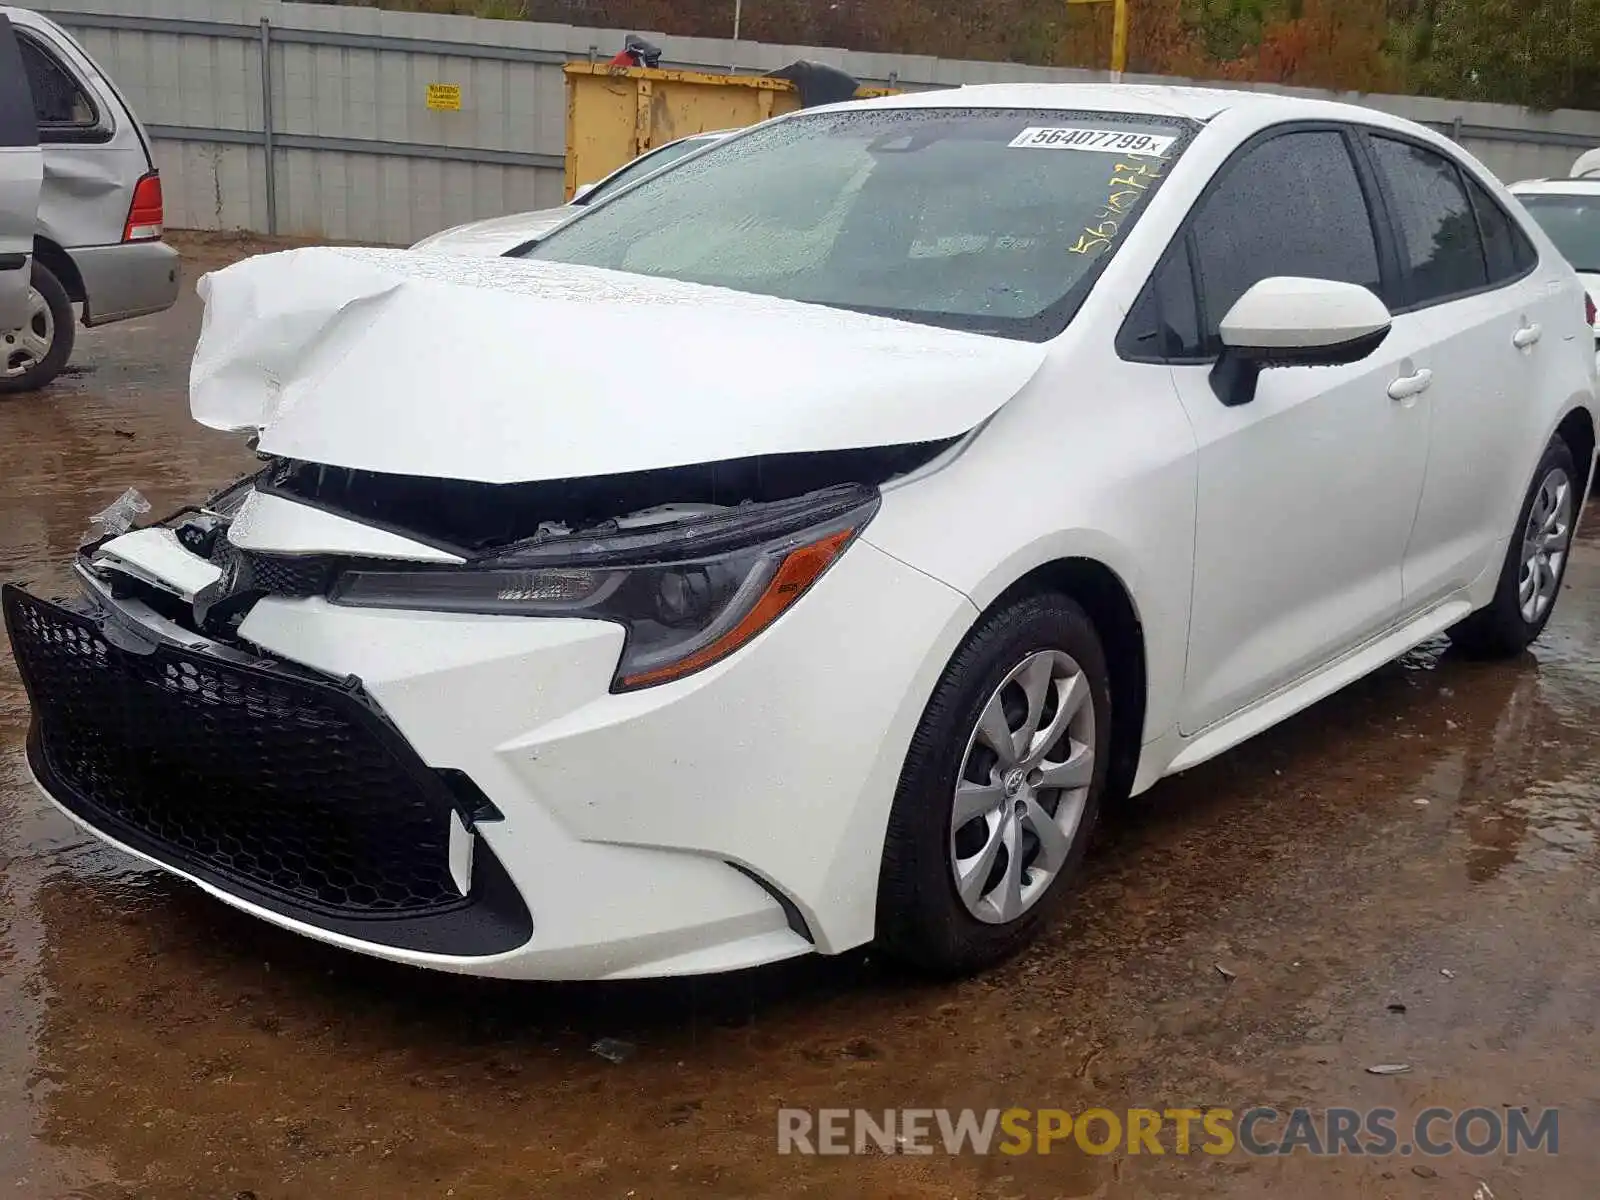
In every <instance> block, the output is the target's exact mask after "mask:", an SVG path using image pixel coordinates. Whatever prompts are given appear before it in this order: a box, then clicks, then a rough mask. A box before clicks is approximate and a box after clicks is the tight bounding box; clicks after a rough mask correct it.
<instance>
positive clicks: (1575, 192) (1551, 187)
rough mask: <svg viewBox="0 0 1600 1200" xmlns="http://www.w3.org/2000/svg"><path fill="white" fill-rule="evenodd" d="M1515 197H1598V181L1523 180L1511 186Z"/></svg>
mask: <svg viewBox="0 0 1600 1200" xmlns="http://www.w3.org/2000/svg"><path fill="white" fill-rule="evenodd" d="M1511 193H1512V195H1515V196H1600V179H1524V180H1523V181H1522V182H1521V183H1513V184H1512V185H1511Z"/></svg>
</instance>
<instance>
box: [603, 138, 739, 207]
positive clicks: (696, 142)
mask: <svg viewBox="0 0 1600 1200" xmlns="http://www.w3.org/2000/svg"><path fill="white" fill-rule="evenodd" d="M710 140H711V139H709V138H682V139H680V140H679V141H676V142H668V143H667V144H666V145H665V146H662V147H661V148H660V149H658V150H652V151H650V153H648V154H645V155H642V156H641V157H639V158H636V159H634V160H633V161H632V162H631V163H629V164H628V165H627V166H625V167H622V168H619V169H618V170H616V171H613V172H612V173H611V174H610V175H608V176H607V177H606V178H605V179H603V180H601V181H600V182H599V183H597V184H595V185H594V187H593V188H591V189H590V190H589V191H588V192H587V193H586V194H585V195H583V196H582V197H581V198H579V199H577V200H574V201H573V203H574V204H593V203H594V202H595V201H596V200H598V199H600V198H601V197H602V196H609V195H611V193H612V192H614V191H616V190H617V189H618V188H623V187H626V186H627V185H628V184H630V183H634V182H636V181H638V180H640V179H643V178H644V177H645V176H646V175H649V174H650V173H651V172H653V171H659V170H661V168H662V167H665V166H667V165H668V164H669V163H675V162H677V161H678V160H679V159H680V158H682V157H683V156H684V155H685V154H693V153H694V152H695V151H696V150H699V149H701V148H702V147H703V146H705V145H706V144H707V143H708V142H709V141H710Z"/></svg>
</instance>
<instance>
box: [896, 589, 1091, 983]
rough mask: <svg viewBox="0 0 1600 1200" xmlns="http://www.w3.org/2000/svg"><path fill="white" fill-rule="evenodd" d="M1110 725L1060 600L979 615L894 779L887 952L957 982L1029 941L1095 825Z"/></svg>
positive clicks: (1028, 601)
mask: <svg viewBox="0 0 1600 1200" xmlns="http://www.w3.org/2000/svg"><path fill="white" fill-rule="evenodd" d="M1111 721H1112V713H1111V686H1110V677H1109V674H1108V671H1107V667H1106V660H1105V651H1104V649H1103V648H1102V646H1101V643H1100V638H1099V636H1098V635H1097V633H1096V632H1095V628H1094V625H1093V624H1092V623H1091V622H1090V620H1089V618H1088V616H1087V615H1086V614H1085V613H1084V611H1083V609H1082V608H1080V607H1079V606H1078V605H1077V604H1076V603H1075V602H1074V601H1072V600H1071V599H1069V598H1068V597H1066V596H1061V595H1056V594H1050V593H1041V594H1036V595H1031V596H1025V597H1023V598H1021V599H1018V600H1016V601H1015V602H1013V603H1011V604H1008V605H1006V606H1005V607H1003V608H1001V609H999V610H997V611H995V612H993V613H991V614H990V615H988V616H987V617H985V618H984V620H983V621H982V622H981V623H980V624H979V625H978V627H977V628H976V629H974V630H973V632H972V633H971V634H970V635H969V636H968V638H967V640H966V642H965V643H964V644H963V645H962V647H961V649H960V650H959V651H957V653H956V655H955V657H954V658H953V659H952V660H951V662H950V665H949V666H948V667H947V668H946V670H945V674H944V677H943V678H942V679H941V680H940V682H939V684H938V686H937V687H936V688H935V689H934V693H933V696H932V698H931V699H930V700H929V701H928V707H927V709H926V710H925V712H924V714H923V717H922V722H921V724H920V725H919V726H918V728H917V732H916V735H915V737H914V738H913V739H912V743H911V750H910V753H909V754H908V756H907V758H906V764H905V767H904V768H903V770H902V772H901V777H900V786H899V789H898V790H897V792H896V794H895V800H894V807H893V809H892V811H891V813H890V818H889V829H888V834H887V837H886V839H885V844H884V856H883V871H882V875H881V877H880V880H879V886H878V940H879V944H880V945H881V946H882V947H883V948H884V950H885V951H886V952H887V953H889V954H890V955H892V956H893V957H895V958H898V959H900V960H901V961H903V962H905V963H907V964H908V965H911V966H913V967H917V968H919V969H922V970H926V971H930V972H933V973H937V974H965V973H969V972H971V971H975V970H978V969H981V968H983V967H986V966H989V965H991V964H993V963H995V962H998V961H1000V960H1002V959H1004V958H1006V957H1008V956H1009V955H1010V954H1012V953H1014V952H1015V951H1016V950H1018V949H1020V948H1021V947H1022V946H1023V945H1024V944H1025V943H1026V942H1028V941H1029V940H1031V939H1032V938H1033V937H1034V936H1035V935H1036V934H1037V933H1038V931H1039V929H1040V927H1041V925H1042V924H1043V922H1044V921H1045V920H1046V919H1047V917H1048V914H1049V913H1050V911H1051V910H1052V909H1053V908H1054V907H1055V906H1056V905H1057V903H1058V902H1059V901H1060V900H1061V898H1062V897H1063V896H1064V895H1065V894H1066V893H1067V891H1068V890H1069V889H1070V886H1071V883H1072V880H1073V878H1074V876H1075V875H1076V873H1077V870H1078V865H1079V863H1080V862H1081V860H1082V858H1083V852H1084V849H1085V847H1086V846H1087V844H1088V841H1089V836H1090V833H1091V831H1092V829H1093V827H1094V823H1095V818H1096V816H1097V814H1098V811H1099V806H1100V797H1101V793H1102V792H1103V791H1104V789H1105V780H1106V770H1107V766H1108V764H1109V759H1110V755H1109V753H1108V749H1107V748H1108V747H1109V746H1110V744H1111V743H1110V734H1111Z"/></svg>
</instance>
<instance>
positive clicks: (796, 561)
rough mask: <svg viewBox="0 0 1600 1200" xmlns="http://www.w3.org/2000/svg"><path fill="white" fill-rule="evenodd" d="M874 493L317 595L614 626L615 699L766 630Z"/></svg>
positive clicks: (839, 549)
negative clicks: (618, 649)
mask: <svg viewBox="0 0 1600 1200" xmlns="http://www.w3.org/2000/svg"><path fill="white" fill-rule="evenodd" d="M877 507H878V495H877V491H876V489H872V488H863V487H842V488H830V489H828V490H826V491H823V492H818V493H813V494H811V495H809V496H802V497H800V498H798V499H796V500H788V501H780V502H777V503H774V504H761V505H748V506H743V507H741V508H735V509H728V510H725V511H723V512H719V513H716V514H714V515H711V516H707V517H701V518H697V519H692V520H687V521H683V522H679V523H677V524H674V525H670V526H665V527H658V528H654V529H649V530H644V531H635V532H625V533H623V532H619V533H617V534H615V535H612V536H602V537H594V536H586V535H581V534H580V535H575V536H571V537H564V538H556V539H550V540H549V541H546V542H543V543H529V544H526V545H523V546H519V547H512V548H510V549H509V550H507V551H506V552H505V553H503V554H500V555H497V556H496V557H494V558H490V559H484V560H481V561H478V562H474V563H471V564H468V565H467V566H464V567H422V568H412V567H406V568H399V567H390V566H385V567H383V568H376V569H352V570H349V571H346V572H344V573H343V574H342V575H341V576H340V577H339V579H338V580H337V581H336V582H335V584H334V587H333V590H332V592H331V593H330V594H329V599H330V600H331V601H332V602H333V603H335V604H345V605H351V606H359V607H366V608H402V609H417V610H425V611H429V612H470V613H502V614H507V615H517V616H541V617H586V618H591V619H594V620H604V621H614V622H616V623H617V624H620V625H621V626H622V627H623V628H624V629H625V630H626V631H627V640H626V643H625V645H624V648H623V651H622V659H621V662H620V663H619V665H618V667H617V674H616V678H615V680H614V681H613V684H612V690H614V691H628V690H632V689H634V688H641V687H649V686H651V685H653V684H657V683H665V682H667V681H669V680H673V679H679V678H682V677H683V676H685V675H689V674H691V673H693V672H695V671H698V670H701V669H703V668H705V667H708V666H710V665H711V664H712V663H715V662H717V661H719V660H721V659H723V658H726V657H727V656H728V655H729V654H731V653H733V652H734V651H735V650H737V649H738V648H739V647H740V646H742V645H744V644H745V643H746V642H748V641H750V640H751V639H752V638H754V637H755V636H756V635H757V634H759V633H760V632H761V631H762V630H764V629H766V628H767V627H768V626H769V625H771V624H772V623H773V622H774V621H776V620H777V619H778V617H779V616H781V615H782V614H783V613H784V612H785V611H786V610H787V609H788V608H789V607H790V605H792V604H794V602H795V601H796V600H798V599H799V598H800V597H801V596H802V595H804V594H805V592H806V591H807V589H809V588H810V587H811V585H812V584H813V583H815V582H816V581H817V580H818V579H819V578H821V576H822V574H823V573H824V572H825V571H826V570H827V569H828V568H829V567H830V566H831V565H832V564H833V563H834V561H835V560H837V559H838V557H839V555H840V554H841V553H843V551H844V549H845V547H847V546H848V545H849V544H850V542H851V541H852V540H853V539H854V538H855V536H856V535H857V534H858V533H860V531H861V529H862V528H863V527H864V526H865V525H866V523H867V522H868V521H869V520H870V519H871V518H872V515H873V514H874V513H875V512H876V511H877Z"/></svg>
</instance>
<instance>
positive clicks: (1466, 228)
mask: <svg viewBox="0 0 1600 1200" xmlns="http://www.w3.org/2000/svg"><path fill="white" fill-rule="evenodd" d="M1372 148H1373V152H1374V153H1375V155H1376V156H1377V160H1378V169H1379V170H1380V171H1382V172H1383V177H1384V181H1385V183H1386V184H1387V185H1388V190H1389V197H1390V200H1391V201H1392V203H1393V207H1394V218H1395V223H1396V225H1398V226H1399V232H1400V237H1401V241H1402V243H1403V245H1402V246H1401V248H1400V252H1401V258H1402V259H1403V260H1404V261H1405V262H1406V264H1407V265H1408V266H1409V267H1410V272H1411V281H1410V294H1409V300H1410V307H1413V308H1420V307H1423V306H1426V305H1429V304H1437V303H1439V302H1440V301H1443V300H1448V299H1449V298H1451V297H1452V296H1459V295H1460V294H1461V293H1463V292H1470V291H1474V290H1476V289H1478V288H1482V287H1486V286H1487V285H1488V283H1489V273H1488V268H1487V266H1486V264H1485V261H1484V251H1483V244H1482V242H1481V241H1480V240H1479V238H1478V221H1477V217H1476V216H1475V215H1474V214H1473V211H1472V205H1471V204H1470V203H1469V202H1468V201H1467V193H1466V190H1465V189H1464V188H1463V186H1462V183H1461V175H1460V172H1458V171H1457V170H1456V165H1455V163H1453V162H1451V161H1450V160H1449V159H1448V158H1446V157H1445V156H1444V155H1442V154H1439V153H1436V152H1435V151H1432V150H1427V149H1424V148H1423V147H1421V146H1415V145H1412V144H1411V143H1410V142H1397V141H1395V140H1394V139H1393V138H1386V137H1378V136H1373V138H1372Z"/></svg>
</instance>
